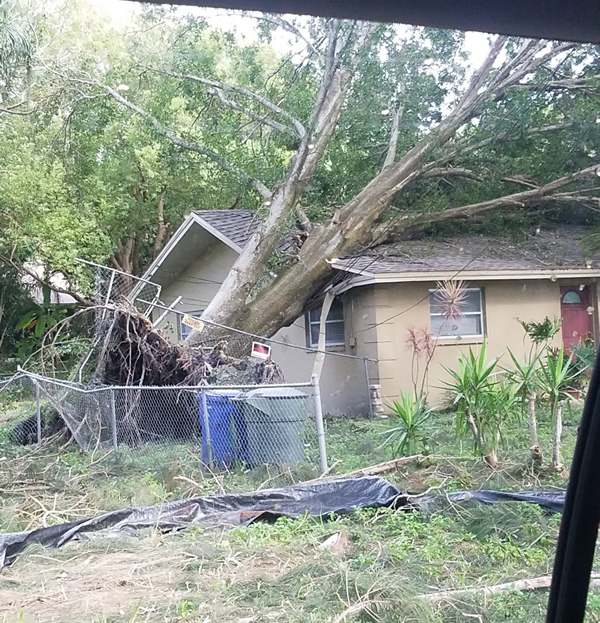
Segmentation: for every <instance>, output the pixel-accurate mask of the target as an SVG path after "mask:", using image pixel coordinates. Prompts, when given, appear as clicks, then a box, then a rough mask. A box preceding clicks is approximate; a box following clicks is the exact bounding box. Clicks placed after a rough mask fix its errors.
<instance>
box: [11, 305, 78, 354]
mask: <svg viewBox="0 0 600 623" xmlns="http://www.w3.org/2000/svg"><path fill="white" fill-rule="evenodd" d="M68 313H69V309H68V308H67V307H62V306H57V305H38V306H36V307H35V308H34V309H32V310H30V311H28V312H27V313H26V314H25V315H24V316H22V317H21V318H20V319H19V321H18V322H17V324H16V329H18V330H21V331H22V333H23V337H22V338H21V339H20V340H19V342H18V344H17V353H18V356H19V358H20V359H21V360H23V359H25V358H26V357H28V356H29V355H31V353H32V352H34V351H35V350H37V349H38V348H39V347H40V346H41V343H42V339H43V337H44V336H45V335H46V333H47V332H48V331H50V330H51V329H53V328H54V327H55V326H56V325H57V324H58V323H59V322H61V321H62V320H65V319H66V318H67V315H68ZM69 337H70V335H69V334H68V333H65V334H63V335H62V336H61V340H66V339H68V338H69Z"/></svg>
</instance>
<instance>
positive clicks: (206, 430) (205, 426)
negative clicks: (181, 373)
mask: <svg viewBox="0 0 600 623" xmlns="http://www.w3.org/2000/svg"><path fill="white" fill-rule="evenodd" d="M200 393H201V395H202V439H203V443H205V444H206V458H207V460H208V466H209V467H212V464H213V452H212V443H211V441H210V425H209V422H208V406H207V404H206V391H205V390H204V389H201V390H200Z"/></svg>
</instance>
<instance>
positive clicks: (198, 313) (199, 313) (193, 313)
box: [177, 309, 204, 341]
mask: <svg viewBox="0 0 600 623" xmlns="http://www.w3.org/2000/svg"><path fill="white" fill-rule="evenodd" d="M203 313H204V310H203V309H202V310H199V311H186V312H183V313H182V314H177V317H178V318H179V340H180V341H183V340H185V339H186V338H185V337H183V327H185V328H186V331H187V330H188V329H189V333H191V332H192V331H193V329H192V327H188V326H187V325H185V324H183V322H182V320H183V316H184V315H185V316H192V318H200V316H202V314H203Z"/></svg>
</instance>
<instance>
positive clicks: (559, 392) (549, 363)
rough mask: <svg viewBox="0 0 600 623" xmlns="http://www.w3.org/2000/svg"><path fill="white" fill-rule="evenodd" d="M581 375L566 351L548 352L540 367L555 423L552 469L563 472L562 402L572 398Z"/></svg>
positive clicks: (543, 387) (541, 385) (559, 349)
mask: <svg viewBox="0 0 600 623" xmlns="http://www.w3.org/2000/svg"><path fill="white" fill-rule="evenodd" d="M580 374H581V370H578V369H576V368H575V367H574V366H573V354H572V353H571V355H570V356H569V357H567V356H566V353H565V349H564V348H563V347H562V346H561V347H560V348H557V349H554V350H552V351H550V350H549V351H547V354H546V358H545V359H544V361H543V362H542V365H541V366H540V388H541V390H542V391H543V392H544V394H545V396H546V397H547V399H548V400H549V402H550V412H551V414H552V421H553V423H554V431H553V435H552V462H551V466H552V469H554V470H556V471H562V469H563V465H562V459H561V455H560V449H561V437H562V401H563V400H564V399H568V398H570V395H569V390H572V388H573V383H574V382H576V380H577V377H578V376H579V375H580Z"/></svg>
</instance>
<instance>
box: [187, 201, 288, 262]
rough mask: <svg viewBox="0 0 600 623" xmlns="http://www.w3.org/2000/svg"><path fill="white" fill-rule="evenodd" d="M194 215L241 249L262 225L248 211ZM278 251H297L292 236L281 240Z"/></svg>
mask: <svg viewBox="0 0 600 623" xmlns="http://www.w3.org/2000/svg"><path fill="white" fill-rule="evenodd" d="M194 214H196V216H199V217H200V218H201V219H203V220H204V221H206V222H207V223H208V224H209V225H210V226H211V227H214V228H215V229H217V230H218V231H219V232H220V233H221V234H223V236H225V237H226V238H229V240H231V241H232V242H234V243H235V244H237V246H238V247H240V249H243V248H244V247H245V246H246V243H247V242H248V240H250V238H251V237H252V234H254V232H255V231H256V230H257V229H258V226H259V225H260V221H259V220H258V219H257V218H256V216H255V215H254V214H252V212H249V211H248V210H196V211H195V212H194ZM277 250H278V251H280V252H282V253H289V252H292V251H294V250H295V244H294V240H293V238H292V236H291V234H287V235H285V236H284V237H283V238H282V239H281V240H280V242H279V244H278V245H277Z"/></svg>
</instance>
